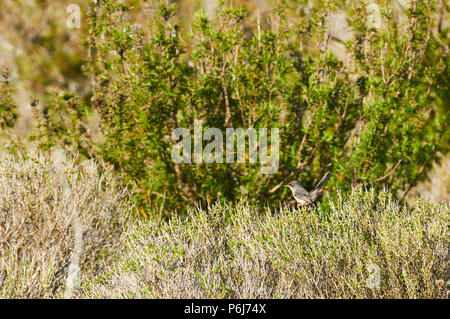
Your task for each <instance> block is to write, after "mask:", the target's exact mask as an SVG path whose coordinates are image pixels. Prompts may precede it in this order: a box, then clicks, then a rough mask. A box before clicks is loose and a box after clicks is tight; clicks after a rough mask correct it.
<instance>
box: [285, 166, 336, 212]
mask: <svg viewBox="0 0 450 319" xmlns="http://www.w3.org/2000/svg"><path fill="white" fill-rule="evenodd" d="M330 176H331V172H327V173H326V174H325V175H323V177H322V179H321V180H320V181H319V182H318V183H317V185H316V186H315V187H314V189H313V190H312V191H310V192H308V191H307V190H306V189H305V188H304V187H303V185H302V184H301V183H300V182H298V181H292V182H290V183H289V184H287V185H286V186H287V187H289V188H290V189H291V191H292V195H294V199H295V200H296V201H297V203H298V206H309V205H315V202H316V199H317V195H318V193H319V190H320V189H321V188H322V186H323V185H324V184H325V183H326V181H327V180H328V179H329V178H330Z"/></svg>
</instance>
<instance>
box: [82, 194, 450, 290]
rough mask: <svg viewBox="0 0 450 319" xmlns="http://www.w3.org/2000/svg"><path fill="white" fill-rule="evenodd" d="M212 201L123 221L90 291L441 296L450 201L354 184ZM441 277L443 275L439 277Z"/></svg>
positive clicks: (84, 285) (86, 285) (86, 283)
mask: <svg viewBox="0 0 450 319" xmlns="http://www.w3.org/2000/svg"><path fill="white" fill-rule="evenodd" d="M232 206H234V205H230V204H228V203H227V202H225V201H222V200H219V201H217V202H216V203H214V204H212V205H211V206H208V207H205V208H200V207H197V208H196V209H192V210H190V211H189V213H188V215H187V216H186V217H180V216H174V217H172V218H171V219H170V220H169V221H162V220H161V218H158V217H155V216H158V214H160V212H159V211H157V212H154V213H153V214H152V216H153V217H151V218H149V219H140V220H139V221H137V222H135V223H132V224H130V225H129V226H128V227H127V229H126V231H125V232H124V233H123V234H122V237H121V240H120V241H121V243H122V246H121V248H120V249H118V250H116V251H114V252H113V255H114V260H115V261H114V262H113V263H110V264H108V265H107V267H106V268H105V270H106V271H105V272H104V273H102V274H101V275H100V276H97V277H95V278H88V279H87V280H85V281H83V283H82V285H81V287H80V289H79V290H77V292H76V294H77V296H78V297H83V298H85V297H88V298H446V294H447V291H448V287H446V282H447V280H448V273H447V272H448V267H449V264H448V263H449V259H448V257H449V256H448V247H449V244H450V243H449V236H448V222H449V216H450V215H449V206H448V203H444V202H443V203H441V204H440V205H431V204H430V203H429V202H428V201H427V200H426V199H423V198H420V199H418V200H417V202H416V205H415V207H414V208H413V209H408V208H407V207H405V206H403V205H401V204H399V203H398V202H397V201H396V200H394V199H393V196H392V194H391V193H389V192H388V191H381V192H379V193H378V192H376V191H375V190H374V189H373V188H371V189H367V190H366V189H362V188H359V189H354V190H353V191H352V192H350V193H345V194H339V196H338V197H337V199H336V200H334V201H332V202H331V203H330V206H331V209H330V210H327V209H325V210H322V209H319V210H314V209H312V210H308V209H301V210H296V209H290V208H287V207H281V208H280V209H279V210H266V211H262V210H259V209H258V208H256V207H254V206H253V205H251V204H249V203H248V202H247V201H246V200H241V202H240V203H239V204H238V205H236V207H232ZM447 285H448V282H447Z"/></svg>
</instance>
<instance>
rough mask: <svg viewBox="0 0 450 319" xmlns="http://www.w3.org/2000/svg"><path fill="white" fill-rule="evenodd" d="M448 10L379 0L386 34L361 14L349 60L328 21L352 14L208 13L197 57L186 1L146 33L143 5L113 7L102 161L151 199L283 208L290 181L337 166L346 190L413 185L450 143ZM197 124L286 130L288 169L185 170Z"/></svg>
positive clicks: (99, 14) (102, 108)
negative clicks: (185, 29) (175, 152)
mask: <svg viewBox="0 0 450 319" xmlns="http://www.w3.org/2000/svg"><path fill="white" fill-rule="evenodd" d="M383 3H384V2H383ZM434 5H435V4H434V3H433V2H431V1H424V2H420V3H419V2H416V3H415V4H412V5H411V7H410V8H408V9H407V10H406V11H405V12H403V13H402V12H399V11H398V10H396V9H395V8H394V6H393V5H390V4H388V5H387V6H384V4H382V3H379V7H380V8H381V11H382V12H383V15H382V24H381V25H380V26H379V27H378V28H374V27H370V25H369V23H368V22H367V21H368V17H367V12H366V11H365V10H366V8H365V6H364V4H363V3H357V4H355V5H352V6H350V7H349V8H348V10H347V14H348V19H347V20H348V23H349V25H350V27H351V29H352V30H353V34H352V37H351V39H350V40H348V41H347V42H345V43H344V45H345V54H346V59H344V61H341V60H340V59H338V58H337V57H336V55H335V54H334V53H333V51H332V50H331V49H330V48H329V47H328V44H329V41H331V39H330V38H331V36H330V33H329V32H328V31H327V17H328V16H329V15H330V14H331V13H332V12H333V11H336V10H338V9H339V7H340V6H343V5H337V4H333V5H331V4H323V3H322V4H321V5H320V6H319V4H318V3H317V4H314V5H313V6H312V7H306V6H301V5H300V6H299V5H296V6H294V7H295V8H297V10H296V11H295V12H294V11H290V9H292V8H288V7H287V5H286V4H284V3H278V5H277V7H276V10H274V11H273V12H271V13H270V14H268V15H266V16H265V18H264V19H262V20H263V21H259V20H258V22H257V24H256V26H255V25H254V24H253V25H252V24H251V23H250V22H248V21H247V20H246V17H247V13H246V10H245V9H244V8H241V7H238V8H230V7H228V6H226V5H222V6H221V7H220V9H219V12H218V16H217V19H216V20H214V21H211V20H210V19H208V18H207V16H206V15H205V14H204V12H203V11H200V12H198V13H197V15H196V19H195V22H194V24H193V26H192V29H191V32H190V33H189V34H188V35H186V36H189V37H191V40H190V43H192V45H191V48H189V52H187V47H186V45H185V42H186V41H184V39H183V36H182V33H181V31H180V28H181V26H180V25H179V24H177V19H176V8H175V6H174V5H170V6H166V5H162V4H152V5H151V8H152V9H154V10H150V12H151V14H152V16H151V17H149V19H148V21H149V25H148V26H146V27H143V26H141V25H136V24H133V22H132V21H130V19H129V18H128V15H127V11H128V9H129V7H127V6H125V5H122V4H117V3H116V2H115V1H99V2H98V3H97V5H95V6H92V12H91V15H90V18H89V21H90V28H89V36H88V49H89V52H90V61H89V72H90V74H91V75H92V77H93V78H94V83H95V85H94V87H93V93H94V96H93V99H92V103H93V106H94V107H95V108H96V110H98V112H99V113H100V114H101V118H102V125H103V127H104V133H105V143H104V144H102V146H101V148H100V149H101V152H102V154H103V155H102V156H103V158H105V159H106V160H108V161H110V162H112V163H114V165H115V167H116V168H117V169H118V171H119V172H121V174H122V175H123V176H125V177H126V179H127V180H129V181H133V182H136V183H137V185H138V187H137V190H138V192H139V199H140V201H141V203H151V200H153V199H157V198H158V197H161V198H160V199H161V200H165V199H166V198H167V199H168V200H167V202H168V203H171V204H173V203H176V202H180V200H184V201H190V202H193V201H198V200H205V199H207V198H208V196H212V197H213V198H214V197H215V196H216V195H217V194H222V195H224V196H225V198H228V199H236V198H238V197H239V196H240V195H241V194H246V193H248V194H251V197H252V198H254V199H259V200H268V199H275V198H280V195H281V190H280V186H281V185H283V184H284V183H286V182H287V181H288V180H290V179H293V178H295V177H298V176H299V174H301V179H302V181H304V182H305V183H306V185H311V184H312V183H313V181H314V180H317V178H318V177H319V175H321V174H322V173H323V172H324V171H325V170H328V169H330V168H332V169H333V171H334V174H333V178H332V183H334V184H335V185H336V184H337V185H341V187H344V188H348V187H349V186H350V185H352V184H353V185H355V184H368V183H384V184H387V185H389V186H390V187H391V188H392V189H393V190H398V189H404V190H405V189H409V188H410V187H411V186H413V185H415V183H416V182H417V181H418V180H420V179H421V178H423V177H424V176H425V175H424V173H425V172H426V171H427V169H428V168H429V167H430V166H431V164H432V162H433V159H435V158H436V152H437V151H439V150H440V151H446V145H448V144H446V142H448V141H447V140H448V133H447V138H446V139H445V140H443V139H442V137H443V136H444V133H445V132H446V125H447V123H448V95H445V94H448V93H446V90H447V89H448V69H447V64H448V56H447V54H446V52H447V51H445V49H446V44H444V43H442V40H441V39H440V38H439V37H441V36H443V35H446V32H447V31H446V30H440V32H441V33H440V34H435V33H434V32H433V31H434V30H435V28H436V25H435V24H436V22H435V21H434V20H433V17H434V12H435V9H436V8H435V7H434ZM307 9H308V10H309V12H307ZM297 14H298V15H297ZM444 39H445V38H444ZM445 40H446V39H445ZM444 53H445V54H444ZM195 119H197V120H200V121H201V123H202V126H203V130H205V129H207V128H209V127H216V128H219V129H221V130H222V132H224V134H225V129H226V128H228V127H234V128H244V129H247V128H251V127H253V128H264V127H265V128H269V129H270V128H279V129H280V135H281V142H280V165H279V171H278V173H277V174H273V175H263V174H261V173H260V166H261V163H258V164H252V163H248V161H247V162H246V163H243V164H242V163H235V164H219V163H213V164H204V163H203V164H191V165H188V164H186V165H182V164H176V163H174V162H173V161H172V159H171V157H170V154H171V149H172V147H173V145H174V144H175V143H176V141H174V140H171V138H170V137H171V133H172V131H173V130H174V129H175V128H177V127H183V128H188V129H190V131H191V132H193V124H194V120H195ZM206 143H207V141H204V142H203V147H204V146H205V145H206ZM247 144H248V143H247ZM247 146H248V145H247ZM171 204H169V205H171Z"/></svg>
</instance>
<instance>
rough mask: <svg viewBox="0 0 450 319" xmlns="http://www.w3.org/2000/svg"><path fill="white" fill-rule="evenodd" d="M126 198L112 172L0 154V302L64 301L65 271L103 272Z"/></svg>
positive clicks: (114, 244) (115, 240) (120, 227)
mask: <svg viewBox="0 0 450 319" xmlns="http://www.w3.org/2000/svg"><path fill="white" fill-rule="evenodd" d="M125 195H126V194H125V193H124V191H123V190H121V189H120V188H118V187H117V183H116V182H115V181H114V179H113V178H112V176H111V172H110V171H107V170H106V171H104V172H103V173H101V174H100V173H98V172H97V169H96V166H95V165H94V164H93V163H89V162H88V163H85V164H84V166H83V167H79V166H77V165H74V164H73V162H68V163H64V165H63V166H60V167H58V166H54V165H52V164H51V162H50V161H49V160H48V159H47V160H46V159H45V158H44V157H32V158H31V159H28V160H20V159H19V160H18V159H17V158H13V157H12V156H5V155H4V154H2V155H1V157H0V297H1V298H52V297H62V296H63V295H64V296H66V297H70V296H71V292H70V291H67V289H66V291H65V290H64V287H66V280H67V278H68V273H69V269H70V268H73V269H74V271H75V272H77V270H78V269H79V270H80V271H81V273H83V275H86V274H91V275H93V274H101V270H102V268H103V263H104V262H106V261H107V260H108V256H107V255H106V256H105V251H106V250H108V249H114V247H117V245H118V244H119V243H118V239H119V237H120V234H121V233H122V231H123V223H124V220H125V218H126V216H127V212H128V209H129V206H127V203H126V197H125ZM105 258H106V259H105ZM71 265H72V266H71ZM76 278H78V279H79V277H77V276H75V277H74V279H76Z"/></svg>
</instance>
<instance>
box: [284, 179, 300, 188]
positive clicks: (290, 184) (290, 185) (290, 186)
mask: <svg viewBox="0 0 450 319" xmlns="http://www.w3.org/2000/svg"><path fill="white" fill-rule="evenodd" d="M297 185H299V186H302V184H300V182H297V181H292V182H290V183H289V184H286V187H289V188H290V189H293V188H294V187H295V186H297Z"/></svg>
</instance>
